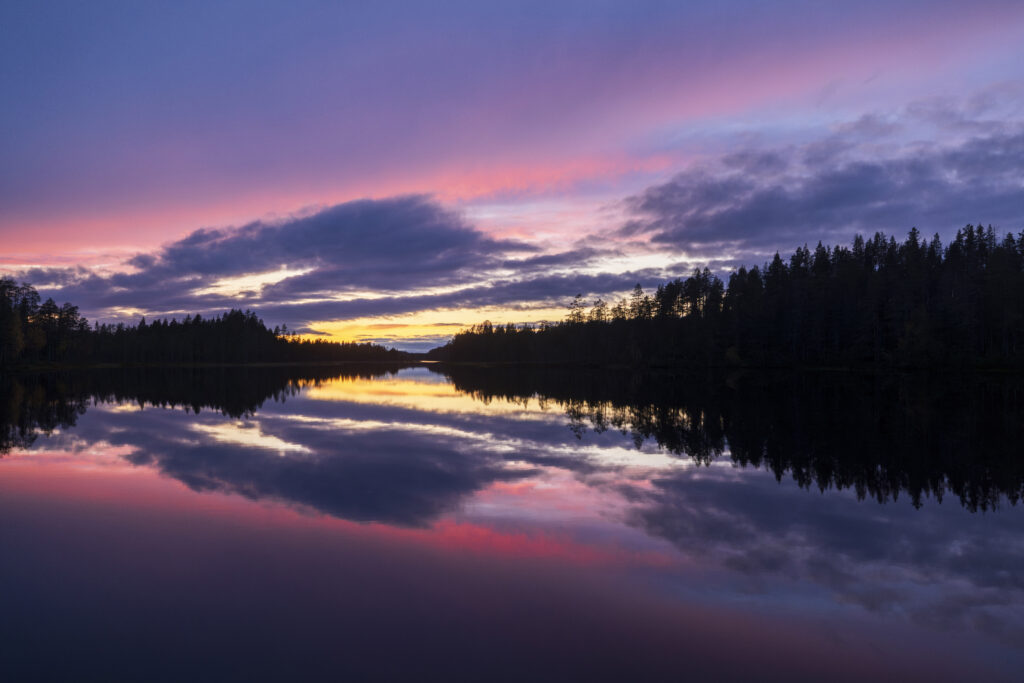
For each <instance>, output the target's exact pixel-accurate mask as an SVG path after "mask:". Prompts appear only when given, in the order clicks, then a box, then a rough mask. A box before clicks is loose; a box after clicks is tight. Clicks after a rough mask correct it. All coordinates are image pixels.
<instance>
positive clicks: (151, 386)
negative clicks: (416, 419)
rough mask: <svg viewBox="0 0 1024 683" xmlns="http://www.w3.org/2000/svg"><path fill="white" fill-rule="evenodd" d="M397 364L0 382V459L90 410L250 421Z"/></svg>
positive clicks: (107, 373) (100, 372) (58, 375)
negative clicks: (160, 411) (314, 390)
mask: <svg viewBox="0 0 1024 683" xmlns="http://www.w3.org/2000/svg"><path fill="white" fill-rule="evenodd" d="M402 367H403V366H402V365H401V364H394V365H392V364H381V363H375V364H372V365H358V364H352V365H346V366H345V367H344V368H343V369H342V368H338V367H326V366H310V367H302V366H289V367H259V368H240V367H217V368H190V367H166V368H120V369H117V370H112V369H96V370H76V371H62V372H46V373H19V374H10V373H8V374H6V375H0V455H2V454H3V453H6V452H9V451H10V449H11V448H25V447H28V446H30V445H31V444H32V443H33V442H34V441H35V440H36V438H37V437H38V435H39V434H40V433H44V434H49V433H51V432H53V431H54V430H55V429H68V428H70V427H73V426H74V425H75V423H76V422H77V420H78V418H79V417H80V416H81V415H83V414H84V413H85V412H86V410H87V409H88V407H89V406H90V405H92V404H94V403H111V404H121V403H134V404H137V405H138V406H139V407H140V408H144V407H146V406H154V407H159V408H180V409H183V410H185V411H187V412H192V413H196V414H198V413H200V412H201V411H203V410H214V411H216V412H219V413H221V414H223V415H227V416H230V417H244V416H249V415H252V414H254V413H255V412H256V410H258V409H259V408H260V407H261V406H263V404H264V403H265V402H266V401H268V400H274V401H278V402H283V401H285V400H286V399H287V398H288V397H289V396H293V395H295V394H296V393H298V392H299V391H301V390H302V389H303V388H305V387H308V386H316V385H318V384H319V383H321V382H323V381H326V380H330V379H335V378H339V377H343V378H350V377H351V378H355V377H358V378H372V377H381V376H384V375H389V374H394V373H395V372H397V371H398V370H399V369H401V368H402Z"/></svg>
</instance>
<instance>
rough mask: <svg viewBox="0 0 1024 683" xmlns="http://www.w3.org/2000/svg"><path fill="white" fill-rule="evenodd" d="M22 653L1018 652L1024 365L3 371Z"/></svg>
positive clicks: (4, 449) (107, 656)
mask: <svg viewBox="0 0 1024 683" xmlns="http://www.w3.org/2000/svg"><path fill="white" fill-rule="evenodd" d="M0 389H2V394H0V430H2V431H0V453H3V457H2V458H0V585H2V586H3V588H2V590H0V678H2V679H3V680H11V681H22V680H25V681H27V680H76V681H84V680H112V681H130V680H139V681H155V680H174V681H180V680H190V681H196V680H286V681H301V680H393V679H396V678H397V679H402V678H406V679H408V678H415V679H418V680H431V679H433V680H488V681H490V680H523V679H530V680H732V679H741V680H742V679H756V680H868V679H871V680H910V679H914V680H926V679H927V680H1020V676H1021V672H1024V509H1022V505H1020V504H1019V503H1018V499H1019V498H1020V496H1021V494H1022V492H1024V454H1022V446H1021V444H1022V443H1024V441H1022V438H1024V383H1022V382H1020V381H1018V380H1014V379H1006V378H992V377H974V376H972V377H959V378H942V379H937V378H921V377H878V376H849V375H809V376H802V375H801V376H761V375H750V374H747V375H735V376H728V377H711V376H700V377H693V376H666V375H658V374H651V375H636V374H630V373H625V372H621V373H620V372H615V371H605V372H596V371H584V370H576V371H570V370H555V369H543V368H534V369H529V368H515V369H510V368H485V367H476V368H474V367H448V368H444V367H441V366H437V365H419V366H412V367H405V368H393V367H386V366H375V367H365V368H358V367H346V368H323V367H321V368H313V369H302V370H300V369H295V368H248V369H237V368H236V369H207V370H164V371H155V370H150V371H143V370H135V371H95V372H90V373H75V374H50V375H42V376H22V377H14V378H11V377H8V378H6V379H3V380H2V382H0Z"/></svg>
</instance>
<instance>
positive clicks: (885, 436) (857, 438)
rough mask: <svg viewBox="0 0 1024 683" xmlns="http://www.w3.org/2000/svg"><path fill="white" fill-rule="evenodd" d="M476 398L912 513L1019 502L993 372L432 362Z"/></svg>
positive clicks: (1012, 382)
mask: <svg viewBox="0 0 1024 683" xmlns="http://www.w3.org/2000/svg"><path fill="white" fill-rule="evenodd" d="M431 369H432V370H433V371H434V372H437V373H440V374H443V375H444V376H446V377H447V378H448V379H449V380H450V381H451V382H452V383H453V384H454V385H455V388H456V389H457V390H459V391H461V392H464V393H467V394H469V395H471V396H472V397H473V398H474V399H476V400H479V401H484V402H489V401H492V400H504V401H511V402H514V403H523V404H525V403H528V402H530V401H538V402H539V403H541V404H542V405H552V406H557V407H559V408H560V409H562V410H564V411H565V415H566V417H567V418H568V420H569V424H568V426H569V428H570V429H571V430H572V431H573V432H574V433H575V434H576V436H577V437H578V438H580V439H581V440H585V439H598V438H600V437H599V436H595V435H600V434H601V433H603V432H606V431H619V432H622V433H623V434H628V435H629V436H631V437H632V439H633V442H634V444H635V446H636V447H637V448H638V449H641V448H642V447H643V445H644V443H646V442H653V443H656V444H657V445H658V446H659V447H660V448H662V449H664V450H665V451H666V452H668V453H671V454H673V455H675V456H678V457H684V458H689V459H691V460H692V461H693V462H694V463H695V464H699V465H709V464H711V463H713V462H715V461H716V460H718V459H720V458H727V459H728V460H729V461H731V462H732V463H733V464H735V465H736V466H739V467H756V468H763V469H765V470H768V471H769V472H771V473H772V474H773V475H774V476H775V478H776V479H778V480H780V481H781V480H782V479H783V478H788V479H791V480H793V481H795V482H796V483H797V484H799V485H800V486H801V487H804V488H808V489H817V490H819V491H826V490H829V489H835V490H850V491H853V492H854V493H855V494H856V496H857V498H859V499H874V500H876V501H878V502H880V503H884V502H887V501H896V500H898V499H899V498H900V496H903V495H905V496H907V497H908V498H909V500H910V501H911V503H912V504H913V505H914V506H915V507H920V506H921V505H923V504H925V502H926V501H927V500H928V499H932V500H935V501H942V500H943V499H944V498H945V497H946V496H951V497H953V498H955V499H957V500H959V501H960V503H961V504H962V505H963V506H964V507H965V508H966V509H968V510H970V511H978V510H991V509H995V508H999V507H1000V506H1001V505H1005V504H1011V505H1016V504H1017V503H1018V502H1019V501H1020V500H1021V499H1022V498H1024V460H1022V459H1021V457H1020V443H1021V440H1022V439H1024V420H1021V419H1020V416H1021V415H1022V414H1024V379H1022V378H1021V377H1020V376H1019V375H1016V374H1010V375H1000V374H995V373H976V372H967V373H876V372H837V373H833V372H799V371H798V372H792V371H789V370H778V371H746V370H730V371H728V373H723V372H721V371H715V370H710V371H709V370H700V371H687V370H682V371H679V372H676V371H664V370H660V371H653V372H652V371H645V370H640V371H637V370H635V369H630V368H618V369H615V368H600V369H589V370H588V369H584V368H570V367H543V366H522V367H513V366H494V367H485V366H480V365H475V364H472V363H464V364H447V363H438V364H436V365H432V366H431Z"/></svg>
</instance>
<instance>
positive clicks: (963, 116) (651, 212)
mask: <svg viewBox="0 0 1024 683" xmlns="http://www.w3.org/2000/svg"><path fill="white" fill-rule="evenodd" d="M1022 41H1024V9H1022V7H1021V5H1020V3H1019V2H1016V1H1014V0H977V1H975V2H960V1H956V0H929V1H927V2H925V1H923V0H900V1H898V2H894V1H887V2H876V1H864V0H860V1H858V2H829V3H815V2H806V1H804V0H778V1H776V2H760V1H758V0H727V1H724V0H718V1H716V2H687V3H672V2H659V1H656V0H654V1H650V2H648V1H644V2H629V3H623V2H592V1H590V2H559V3H557V4H556V5H554V6H553V5H552V4H551V3H546V2H489V3H487V4H486V6H482V5H480V4H479V3H470V2H462V1H460V0H456V1H454V2H440V3H431V4H430V5H429V6H427V5H422V4H420V3H402V2H374V3H363V2H346V3H341V4H338V3H321V2H298V3H289V4H287V5H281V4H280V3H275V2H219V3H216V4H215V5H214V6H211V5H210V4H209V3H193V2H183V3H176V4H175V5H173V6H164V5H160V6H156V5H146V6H137V5H135V4H133V3H117V2H109V3H108V2H103V3H88V4H86V5H82V4H80V3H73V2H53V3H47V4H46V6H45V7H41V6H38V5H36V4H31V3H29V4H26V3H15V4H10V3H9V4H7V5H5V6H4V7H3V8H2V9H0V96H2V97H3V100H4V102H5V104H6V106H5V107H3V110H2V111H0V127H2V129H3V130H5V131H9V133H8V134H7V135H5V136H4V137H3V140H2V142H0V145H2V146H0V150H2V154H0V243H2V244H3V245H4V247H3V250H2V252H0V270H2V271H3V272H4V273H10V274H13V275H15V276H17V277H19V278H23V279H28V280H30V281H32V282H33V283H34V284H35V285H37V286H38V287H39V289H40V290H41V291H43V292H44V294H47V295H50V294H52V295H53V296H55V297H57V298H60V299H61V301H63V300H71V301H73V302H75V303H78V304H79V305H81V306H82V309H83V312H84V313H85V314H86V315H87V316H88V317H89V318H91V319H92V318H97V319H102V320H128V319H134V318H136V317H137V316H139V315H141V314H147V315H149V316H154V315H178V316H183V315H184V314H185V313H194V312H197V311H198V312H201V313H203V314H204V315H205V314H207V313H210V312H213V311H220V310H223V309H225V308H228V307H230V306H232V305H234V306H243V307H245V306H248V307H253V308H256V309H257V310H259V311H260V312H261V313H262V314H263V315H264V316H265V317H266V318H267V319H268V321H269V322H270V324H271V326H273V325H275V324H280V323H287V324H288V325H289V327H290V328H292V329H298V330H301V331H303V332H304V333H306V334H310V335H312V334H325V335H329V336H333V337H336V338H342V339H368V340H369V339H373V340H380V341H383V342H387V343H398V344H400V345H402V346H403V347H405V348H426V347H429V346H431V345H433V344H436V343H437V342H438V341H440V340H443V339H444V338H446V337H447V336H449V335H450V334H451V333H452V331H453V329H458V327H460V326H462V325H465V324H467V323H471V322H479V321H481V320H483V319H484V318H490V319H491V320H493V321H502V322H504V321H507V320H516V321H537V320H545V319H552V318H557V317H560V315H561V314H560V311H561V310H562V309H563V308H564V306H565V303H566V302H567V301H568V300H569V299H571V297H572V296H573V295H574V294H576V293H577V292H580V293H583V294H584V295H586V296H588V297H595V296H604V297H605V298H608V297H609V296H621V295H622V294H624V293H625V292H626V291H628V290H629V288H631V287H632V286H633V284H635V283H636V282H638V281H639V282H641V283H642V284H644V285H645V286H650V285H652V284H654V283H657V282H658V281H660V280H663V279H664V278H666V277H676V276H678V275H682V274H686V273H687V272H688V271H690V270H691V269H692V268H693V266H695V265H702V266H703V265H710V266H711V267H713V268H715V269H716V270H723V269H728V268H729V267H732V266H735V265H736V264H739V263H743V264H746V265H751V264H758V263H760V262H762V261H763V260H764V259H765V257H766V256H770V255H771V254H772V253H773V252H774V250H776V249H782V250H791V249H793V248H795V247H796V246H799V245H800V244H802V243H804V242H809V243H811V246H813V244H814V243H815V242H816V241H817V240H819V239H821V240H825V241H833V242H834V241H847V240H849V239H850V238H851V237H852V235H853V234H854V233H855V232H867V233H872V232H874V231H875V230H885V231H887V232H889V233H893V234H896V235H898V236H900V235H903V234H905V233H906V232H907V231H908V230H909V229H910V228H911V227H912V226H917V227H918V228H919V229H920V230H921V231H922V232H923V233H924V234H926V235H931V234H932V233H935V232H938V233H940V234H942V235H943V236H948V235H950V234H951V233H952V231H954V230H955V229H956V228H958V227H962V226H963V225H964V224H965V223H967V222H977V221H982V222H984V223H986V224H988V223H992V224H993V225H994V226H995V227H996V228H997V229H998V230H999V231H1000V232H1002V231H1014V232H1019V231H1020V230H1022V229H1024V224H1021V222H1020V216H1019V207H1020V206H1021V203H1022V200H1024V197H1022V191H1021V188H1020V185H1019V182H1017V179H1019V176H1020V169H1021V163H1022V159H1024V153H1022V146H1024V143H1022V139H1024V138H1022V135H1024V132H1022V131H1024V128H1022V124H1024V67H1022V66H1021V64H1022V60H1021V59H1020V45H1021V44H1022ZM200 254H205V257H203V258H200V257H199V255H200ZM538 259H541V260H540V261H538ZM555 312H558V313H555Z"/></svg>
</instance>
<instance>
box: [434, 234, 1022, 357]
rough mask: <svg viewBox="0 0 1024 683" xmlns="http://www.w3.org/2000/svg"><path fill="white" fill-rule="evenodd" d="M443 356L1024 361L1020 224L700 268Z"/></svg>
mask: <svg viewBox="0 0 1024 683" xmlns="http://www.w3.org/2000/svg"><path fill="white" fill-rule="evenodd" d="M430 357H431V358H433V359H435V360H449V361H484V362H489V361H498V362H559V363H562V362H577V363H579V362H583V363H594V364H632V365H637V364H641V365H643V364H646V365H669V366H673V365H684V366H721V365H731V366H748V367H772V366H793V365H804V366H865V365H874V366H879V365H882V366H901V367H929V366H944V365H945V366H978V365H991V366H1002V367H1005V366H1014V367H1019V366H1024V232H1022V233H1021V234H1019V235H1017V236H1014V235H1013V234H1007V235H1005V236H1004V237H1002V238H1001V239H1000V238H999V237H997V235H996V233H995V231H994V230H993V228H992V227H991V226H989V227H988V228H987V229H985V228H983V227H982V226H980V225H978V226H973V225H968V226H966V227H964V228H963V229H961V230H958V231H957V233H956V236H955V238H954V239H953V241H952V242H950V243H949V244H948V245H943V243H942V241H941V239H940V238H939V236H938V235H935V236H934V237H933V238H932V239H931V240H926V239H922V237H921V234H920V233H919V232H918V230H917V229H916V228H915V229H913V230H911V231H910V233H909V234H908V236H907V238H906V240H904V241H903V242H902V243H901V242H897V241H896V239H895V238H893V237H887V236H886V235H884V234H883V233H876V234H875V235H874V237H872V238H870V239H865V238H864V237H862V236H857V237H856V238H855V239H854V240H853V243H852V244H851V245H850V246H835V247H831V246H825V245H823V244H822V243H820V242H819V243H818V245H817V247H816V248H814V249H813V250H811V249H808V247H807V246H806V245H805V246H803V247H800V248H798V249H796V251H795V252H794V253H793V254H792V255H791V256H790V257H789V258H788V259H784V258H782V256H780V255H779V254H778V253H776V254H775V256H774V258H773V259H772V260H771V261H769V262H768V263H765V264H764V265H762V266H760V267H758V266H754V267H752V268H746V267H740V268H738V269H737V270H735V271H733V272H732V273H730V274H729V275H728V277H727V278H726V279H725V280H723V279H721V278H720V277H719V276H718V275H716V274H714V273H713V272H711V271H710V270H708V269H707V268H705V269H703V270H700V269H698V270H695V271H694V272H693V274H692V275H690V276H689V277H687V278H685V279H681V278H677V279H675V280H672V281H671V282H667V283H665V284H662V285H660V286H658V287H657V290H656V291H655V292H654V293H653V294H649V293H645V292H644V291H643V289H642V288H641V286H640V285H639V284H638V285H637V286H636V287H635V288H634V290H633V292H632V294H631V295H630V296H628V297H627V298H624V299H622V300H621V301H619V302H617V303H614V304H610V303H608V302H605V301H603V300H600V299H598V300H597V301H594V302H592V303H588V302H586V301H584V299H583V297H582V296H581V295H577V296H576V298H575V299H574V300H573V301H572V302H571V303H570V305H569V310H568V314H567V316H566V318H565V320H564V321H562V322H559V323H554V324H541V325H538V326H531V325H512V324H508V325H491V324H490V323H488V322H485V323H483V324H480V325H476V326H473V327H472V328H470V329H468V330H466V331H464V332H461V333H459V334H457V335H455V337H454V338H453V339H452V340H451V341H450V342H449V343H448V344H446V345H445V346H443V347H439V348H437V349H435V350H433V351H432V352H431V354H430Z"/></svg>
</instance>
